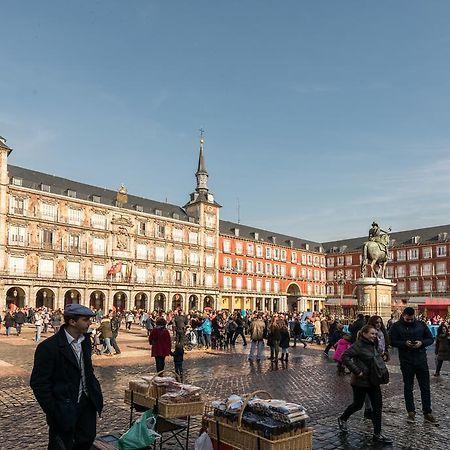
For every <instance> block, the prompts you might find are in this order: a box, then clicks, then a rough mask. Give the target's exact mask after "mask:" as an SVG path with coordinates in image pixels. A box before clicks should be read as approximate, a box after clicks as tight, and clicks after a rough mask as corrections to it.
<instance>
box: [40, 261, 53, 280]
mask: <svg viewBox="0 0 450 450" xmlns="http://www.w3.org/2000/svg"><path fill="white" fill-rule="evenodd" d="M39 276H40V277H52V276H53V260H52V259H40V260H39Z"/></svg>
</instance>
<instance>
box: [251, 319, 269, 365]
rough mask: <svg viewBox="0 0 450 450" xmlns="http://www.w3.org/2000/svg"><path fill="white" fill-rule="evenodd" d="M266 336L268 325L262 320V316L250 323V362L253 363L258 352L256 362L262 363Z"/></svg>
mask: <svg viewBox="0 0 450 450" xmlns="http://www.w3.org/2000/svg"><path fill="white" fill-rule="evenodd" d="M265 334H266V324H265V323H264V320H262V316H261V314H258V315H257V317H256V319H254V320H252V321H251V323H250V339H251V344H250V355H249V357H248V360H249V361H253V359H254V355H255V350H256V361H258V362H259V361H261V359H262V356H263V351H264V336H265Z"/></svg>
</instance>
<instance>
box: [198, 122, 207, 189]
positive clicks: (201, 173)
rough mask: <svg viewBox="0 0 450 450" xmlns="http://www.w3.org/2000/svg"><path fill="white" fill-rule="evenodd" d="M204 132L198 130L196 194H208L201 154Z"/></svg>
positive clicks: (204, 166) (203, 158)
mask: <svg viewBox="0 0 450 450" xmlns="http://www.w3.org/2000/svg"><path fill="white" fill-rule="evenodd" d="M203 133H204V130H202V129H201V128H200V154H199V156H198V167H197V172H196V173H195V176H196V178H197V187H196V189H195V190H196V191H197V192H199V193H200V192H204V193H207V192H208V171H207V170H206V165H205V156H204V154H203V145H204V143H205V140H204V139H203Z"/></svg>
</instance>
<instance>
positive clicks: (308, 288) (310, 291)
mask: <svg viewBox="0 0 450 450" xmlns="http://www.w3.org/2000/svg"><path fill="white" fill-rule="evenodd" d="M306 291H307V292H308V295H312V293H313V286H312V284H309V283H308V286H307V288H306Z"/></svg>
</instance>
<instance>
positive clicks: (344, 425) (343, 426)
mask: <svg viewBox="0 0 450 450" xmlns="http://www.w3.org/2000/svg"><path fill="white" fill-rule="evenodd" d="M338 426H339V429H340V430H341V431H342V432H344V433H347V431H348V426H347V421H346V420H343V419H341V418H340V417H338Z"/></svg>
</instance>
